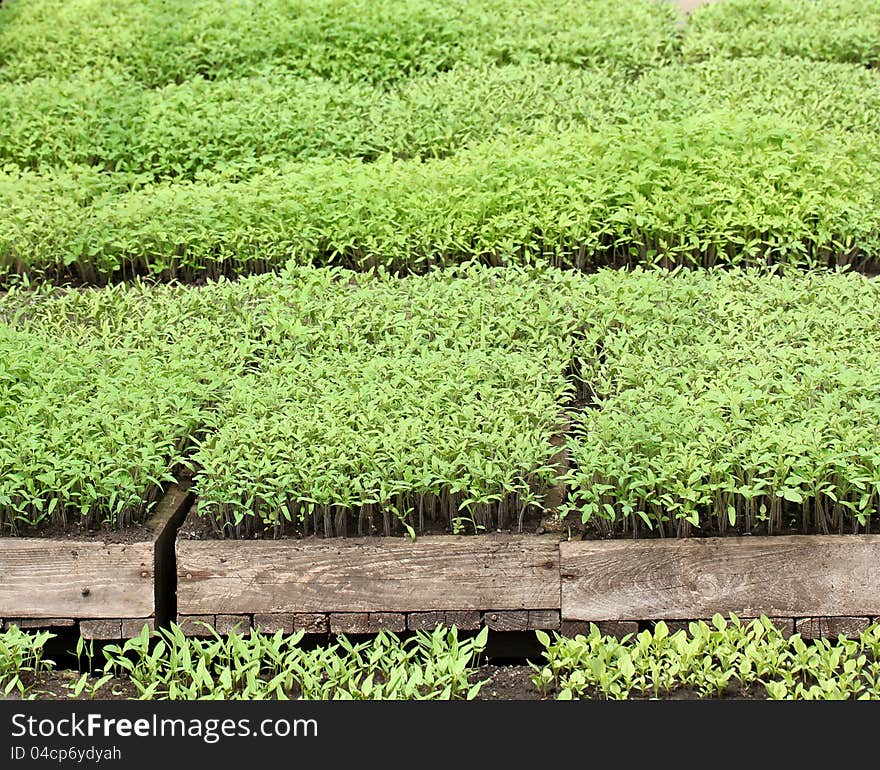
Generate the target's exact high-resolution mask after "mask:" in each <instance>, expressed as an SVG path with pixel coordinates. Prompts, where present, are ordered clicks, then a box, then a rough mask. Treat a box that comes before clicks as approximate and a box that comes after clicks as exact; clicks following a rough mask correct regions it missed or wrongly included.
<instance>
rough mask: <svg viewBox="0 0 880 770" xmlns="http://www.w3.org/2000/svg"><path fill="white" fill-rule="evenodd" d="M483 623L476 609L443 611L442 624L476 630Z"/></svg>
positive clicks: (460, 629) (459, 628)
mask: <svg viewBox="0 0 880 770" xmlns="http://www.w3.org/2000/svg"><path fill="white" fill-rule="evenodd" d="M482 624H483V620H482V618H481V617H480V613H479V611H478V610H452V611H450V612H444V613H443V625H445V626H447V627H448V628H451V627H452V626H455V627H456V628H457V629H458V630H459V631H476V630H477V629H478V628H479V627H480V626H481V625H482Z"/></svg>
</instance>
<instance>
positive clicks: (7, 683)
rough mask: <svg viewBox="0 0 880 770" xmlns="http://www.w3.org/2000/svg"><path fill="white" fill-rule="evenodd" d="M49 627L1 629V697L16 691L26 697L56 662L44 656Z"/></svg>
mask: <svg viewBox="0 0 880 770" xmlns="http://www.w3.org/2000/svg"><path fill="white" fill-rule="evenodd" d="M51 637H52V634H50V633H49V632H48V631H38V632H35V633H28V632H26V631H22V630H21V629H19V628H18V626H11V627H10V628H7V629H6V630H5V631H3V632H0V697H2V696H4V695H6V696H8V695H9V694H10V693H14V694H15V695H17V696H19V697H27V696H28V695H29V693H30V691H31V690H32V689H33V687H34V685H35V684H36V683H37V682H39V678H40V676H42V675H43V674H45V673H46V672H47V671H50V670H51V669H52V666H53V662H52V661H51V660H49V659H48V658H46V657H45V656H44V648H45V646H46V642H47V641H49V639H50V638H51Z"/></svg>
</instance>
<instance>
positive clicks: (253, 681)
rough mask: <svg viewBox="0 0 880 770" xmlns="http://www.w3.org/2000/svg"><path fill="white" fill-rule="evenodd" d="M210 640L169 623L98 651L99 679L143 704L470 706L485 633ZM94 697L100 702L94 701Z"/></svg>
mask: <svg viewBox="0 0 880 770" xmlns="http://www.w3.org/2000/svg"><path fill="white" fill-rule="evenodd" d="M206 628H207V629H208V631H209V632H210V636H209V638H207V639H198V638H193V637H187V636H184V634H183V632H182V631H181V629H180V628H179V627H178V626H177V625H176V624H174V623H172V624H171V628H170V629H168V630H164V629H163V630H159V631H154V632H152V633H150V632H149V630H148V629H147V628H146V627H144V630H143V632H142V633H141V635H140V636H139V637H135V638H134V639H130V640H129V641H127V642H125V643H124V644H123V645H108V646H107V647H105V648H104V657H105V659H106V662H105V665H104V669H103V670H104V671H105V672H107V673H108V674H109V673H112V674H115V675H117V676H121V677H123V678H124V679H126V680H128V681H130V682H131V683H132V684H133V685H134V686H135V688H136V690H137V697H138V698H139V699H142V700H217V699H219V700H267V699H280V700H288V699H291V700H470V699H473V698H474V697H476V695H477V694H478V693H479V691H480V687H481V686H482V684H483V683H482V682H476V683H474V682H471V679H472V677H473V675H474V672H475V669H476V666H477V665H478V659H479V656H480V654H481V653H482V652H483V650H484V648H485V646H486V639H487V631H488V629H484V630H483V631H482V632H480V633H479V634H478V635H477V636H475V637H473V638H467V639H459V637H458V631H457V629H456V628H455V627H452V628H449V629H446V628H443V627H438V628H436V629H434V630H433V631H431V632H428V631H418V632H417V633H416V634H415V635H414V636H411V637H409V638H407V639H403V640H402V639H399V638H398V637H397V636H396V635H395V634H392V633H388V632H380V633H379V634H377V635H376V636H375V637H373V638H372V640H370V641H367V642H360V643H354V642H351V641H349V640H348V639H346V637H344V636H340V637H338V639H337V641H336V642H335V643H333V644H330V645H327V646H319V647H315V648H312V647H311V646H309V647H308V648H307V647H306V646H304V645H301V644H300V642H301V641H302V636H303V634H302V632H301V631H300V632H297V633H295V634H293V635H290V636H288V635H285V634H283V633H282V632H280V631H279V632H278V633H276V634H274V635H271V636H269V635H267V634H260V633H256V632H252V633H250V634H249V635H240V634H238V633H235V632H233V633H231V634H229V635H228V636H226V637H221V636H220V635H219V634H217V633H216V631H214V630H213V629H211V628H210V627H208V626H206ZM100 694H101V693H100V691H99V692H98V695H99V696H100Z"/></svg>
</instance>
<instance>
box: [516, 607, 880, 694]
mask: <svg viewBox="0 0 880 770" xmlns="http://www.w3.org/2000/svg"><path fill="white" fill-rule="evenodd" d="M537 633H538V637H539V640H540V641H541V643H542V645H543V646H544V648H545V649H544V653H543V655H544V658H545V659H546V663H545V664H543V665H535V664H531V665H532V667H533V669H534V674H533V676H532V681H533V682H534V684H535V685H536V686H537V687H538V688H539V690H540V691H541V692H542V693H544V694H550V693H554V694H555V695H556V697H557V698H559V699H562V700H571V699H575V698H597V699H609V700H625V699H628V698H633V697H641V698H644V697H650V698H662V697H665V696H668V695H669V694H670V693H673V692H675V691H676V690H689V691H691V692H692V693H695V694H697V695H699V696H700V697H716V698H718V697H725V696H734V697H736V696H740V697H742V696H743V695H745V696H746V697H748V695H749V694H751V696H752V697H761V696H763V697H766V698H769V699H771V700H877V699H880V625H877V624H874V625H872V626H871V627H869V628H868V629H867V630H866V631H863V632H862V633H861V634H859V636H858V638H853V639H848V638H846V637H844V636H842V635H841V636H840V637H839V638H838V639H837V640H836V641H835V640H831V639H820V640H816V641H815V642H813V643H808V642H805V641H804V640H803V639H801V637H800V635H799V634H794V635H793V636H791V637H787V636H786V635H784V634H783V633H782V632H781V631H780V630H779V629H778V628H777V627H776V626H774V625H773V623H772V622H771V621H770V620H769V619H768V618H766V617H763V616H762V617H761V618H759V619H756V620H752V621H751V622H748V623H744V622H742V621H740V620H739V618H737V616H736V615H731V616H730V618H729V619H727V620H725V619H724V618H723V617H722V616H721V615H715V617H714V618H713V619H712V624H711V625H709V624H707V623H705V622H704V621H698V622H695V623H690V624H689V627H688V630H687V631H684V630H679V631H676V632H675V633H670V632H669V628H668V627H667V625H666V623H664V622H663V621H660V622H658V623H657V624H656V625H655V627H654V629H653V630H645V631H641V632H640V633H638V634H636V635H634V636H630V635H628V636H626V637H624V638H623V639H622V640H617V639H615V638H614V637H611V636H603V635H602V634H601V632H600V631H599V629H598V628H597V627H596V626H595V625H592V624H591V627H590V632H589V634H587V635H583V634H579V635H577V636H575V637H574V638H570V639H566V638H562V637H560V636H559V635H558V634H554V638H553V639H552V640H551V638H550V636H549V635H548V634H546V633H544V632H541V631H539V632H537Z"/></svg>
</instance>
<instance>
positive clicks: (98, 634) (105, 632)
mask: <svg viewBox="0 0 880 770" xmlns="http://www.w3.org/2000/svg"><path fill="white" fill-rule="evenodd" d="M79 633H80V636H82V638H83V639H96V640H108V639H112V640H117V639H122V620H121V619H119V618H117V619H116V620H108V619H106V618H102V619H95V620H81V621H80V623H79Z"/></svg>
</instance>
